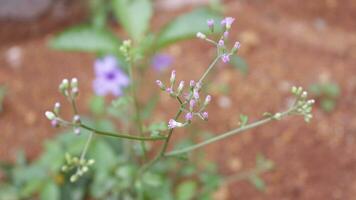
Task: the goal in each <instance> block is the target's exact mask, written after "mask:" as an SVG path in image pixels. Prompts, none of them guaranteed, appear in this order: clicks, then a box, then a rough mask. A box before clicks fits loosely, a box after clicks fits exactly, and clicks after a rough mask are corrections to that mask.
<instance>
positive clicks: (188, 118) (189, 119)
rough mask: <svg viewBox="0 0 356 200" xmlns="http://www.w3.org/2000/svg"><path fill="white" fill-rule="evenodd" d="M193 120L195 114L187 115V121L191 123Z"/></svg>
mask: <svg viewBox="0 0 356 200" xmlns="http://www.w3.org/2000/svg"><path fill="white" fill-rule="evenodd" d="M192 119H193V114H192V113H191V112H189V113H187V114H186V115H185V120H187V121H191V120H192Z"/></svg>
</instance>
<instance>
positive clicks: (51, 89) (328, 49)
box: [0, 0, 356, 200]
mask: <svg viewBox="0 0 356 200" xmlns="http://www.w3.org/2000/svg"><path fill="white" fill-rule="evenodd" d="M213 3H214V2H213ZM208 4H212V1H208V0H156V1H154V14H153V18H152V20H151V26H152V27H153V28H152V30H155V29H158V28H160V27H162V26H163V25H164V24H166V23H167V22H169V21H170V20H172V19H173V18H175V17H176V16H178V15H179V14H181V13H184V12H187V11H190V10H192V9H195V8H197V7H201V6H204V5H208ZM215 4H218V2H215ZM219 8H220V9H222V10H223V13H224V16H232V17H235V18H236V21H235V23H234V27H233V30H232V32H231V33H230V34H231V36H230V37H231V38H233V39H235V40H238V41H240V42H241V45H242V47H241V51H240V52H239V56H240V57H241V60H240V61H239V62H240V64H239V67H237V68H238V70H236V67H233V66H230V67H226V66H220V67H219V69H218V70H217V71H216V73H214V75H213V76H212V81H213V82H214V84H213V85H212V86H211V91H210V92H211V93H212V95H213V102H212V105H211V107H209V112H210V115H211V117H210V119H209V123H207V124H200V125H201V127H203V128H204V129H206V130H209V132H211V133H220V132H223V131H226V130H228V129H231V128H233V127H236V126H237V125H238V123H237V122H238V121H239V114H241V113H243V114H246V115H249V117H250V119H251V120H255V119H258V118H260V117H261V115H262V113H264V112H266V111H269V112H274V111H278V110H282V109H284V108H286V107H287V105H288V103H289V102H290V98H289V96H290V95H289V89H290V87H291V86H293V85H301V86H303V87H304V88H306V89H308V90H309V93H310V95H311V96H312V97H313V98H315V99H316V100H317V104H316V106H315V109H314V112H313V113H314V118H313V120H312V122H311V123H310V124H306V123H305V122H304V121H303V119H302V118H298V117H290V118H288V119H285V120H283V121H280V122H273V123H272V124H268V125H266V126H264V127H262V128H257V129H254V130H251V131H249V132H248V133H246V134H242V135H239V136H235V137H232V138H230V139H228V140H224V141H221V142H219V143H216V144H212V145H210V146H208V147H206V148H204V150H201V151H205V152H207V154H208V155H209V156H208V157H209V159H210V160H213V161H214V162H216V163H217V164H218V170H219V172H220V173H221V174H226V175H228V174H231V173H232V172H239V171H240V170H243V169H246V168H249V167H251V166H253V165H254V162H255V158H256V155H257V154H259V153H262V154H263V155H265V156H266V157H267V158H268V159H270V160H272V161H273V162H274V164H275V168H274V169H273V170H271V171H269V172H268V173H265V174H263V175H262V176H263V179H264V182H265V184H266V189H265V191H264V192H260V191H258V190H256V188H254V187H252V186H251V185H250V184H249V183H248V182H234V183H232V184H228V185H224V186H221V187H220V188H219V189H218V190H217V191H216V192H215V193H214V198H215V199H253V200H259V199H264V200H267V199H271V200H272V199H273V200H274V199H280V200H293V199H307V200H319V199H320V200H329V199H330V200H338V199H340V200H346V199H350V200H351V199H355V196H356V156H355V152H356V140H355V137H356V115H355V113H356V101H355V99H356V1H355V0H313V1H309V0H231V1H229V0H226V1H222V2H220V3H219ZM92 12H93V4H92V3H90V2H87V1H74V0H31V1H28V0H0V130H1V131H0V160H1V161H3V162H10V163H13V162H15V161H16V158H17V154H18V152H19V150H23V152H24V155H25V157H26V158H28V159H29V160H33V159H36V158H37V157H38V156H39V155H40V153H41V152H42V151H43V142H44V141H45V140H47V139H50V138H54V137H55V136H56V133H57V132H58V131H56V130H54V129H52V128H51V127H50V125H49V123H48V120H47V119H45V117H44V115H43V113H44V111H45V110H47V109H48V108H50V107H52V104H53V102H55V101H56V100H57V99H58V96H59V95H58V92H57V89H56V88H57V86H58V83H60V81H61V80H62V79H63V78H66V77H78V79H79V80H80V83H81V86H80V87H81V90H82V93H81V97H80V102H81V103H80V109H81V110H83V113H89V111H88V108H87V105H88V104H89V99H90V96H91V95H92V93H93V92H92V80H93V77H94V72H93V68H92V66H93V62H94V60H95V56H94V55H92V54H86V53H73V52H63V51H58V50H54V49H51V48H50V47H49V45H48V41H49V39H51V38H53V37H54V35H55V34H57V33H58V32H61V31H63V30H65V29H66V28H68V27H71V26H73V25H77V24H82V23H86V22H89V21H91V20H93V18H92V17H91V16H92ZM202 23H205V22H202ZM108 24H109V27H110V28H111V29H112V30H113V31H114V32H115V34H117V35H120V38H122V39H125V38H126V37H127V36H126V35H125V34H124V33H123V31H122V28H121V26H120V25H119V24H117V23H115V22H114V20H111V19H110V16H109V20H108ZM192 26H194V24H192ZM207 49H209V48H208V45H207V44H205V43H203V42H201V41H199V40H196V39H193V40H186V41H182V42H179V43H175V44H174V45H172V46H170V47H168V48H166V49H164V52H165V53H167V54H169V55H170V56H172V58H173V60H174V61H173V62H172V65H171V66H170V67H171V68H172V69H173V68H174V69H176V70H177V71H178V73H179V76H180V77H184V79H187V80H188V79H191V78H194V77H197V76H199V74H201V73H202V72H203V70H204V69H205V66H207V64H209V62H210V59H211V57H212V55H213V54H214V49H213V48H211V49H209V50H207ZM168 74H169V73H167V72H164V73H163V75H161V76H162V77H167V76H169V75H168ZM157 76H159V75H155V74H153V75H151V76H149V77H148V78H147V83H148V84H147V85H146V86H145V87H149V88H154V87H156V86H155V85H154V80H155V79H156V77H157ZM150 83H152V84H150ZM172 105H174V104H172V102H171V101H170V100H169V99H168V98H165V97H162V99H161V103H160V104H159V106H158V109H157V111H156V112H157V113H158V114H157V117H158V118H162V119H168V117H169V116H171V115H172V112H173V111H172V112H170V111H171V107H172ZM69 111H70V110H69V108H68V109H67V110H66V109H64V113H68V112H69ZM177 137H180V136H177ZM0 177H1V175H0ZM4 200H7V199H4Z"/></svg>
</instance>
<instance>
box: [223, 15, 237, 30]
mask: <svg viewBox="0 0 356 200" xmlns="http://www.w3.org/2000/svg"><path fill="white" fill-rule="evenodd" d="M234 21H235V18H233V17H226V18H225V19H223V20H222V21H221V25H222V26H224V27H225V28H226V29H230V28H231V25H232V23H233V22H234Z"/></svg>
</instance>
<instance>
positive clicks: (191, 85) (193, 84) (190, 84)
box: [189, 80, 195, 89]
mask: <svg viewBox="0 0 356 200" xmlns="http://www.w3.org/2000/svg"><path fill="white" fill-rule="evenodd" d="M189 86H190V88H191V89H192V88H194V86H195V81H194V80H190V82H189Z"/></svg>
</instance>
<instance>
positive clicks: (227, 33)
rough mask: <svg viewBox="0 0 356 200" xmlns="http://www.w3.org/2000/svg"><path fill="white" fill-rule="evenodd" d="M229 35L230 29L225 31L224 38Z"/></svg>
mask: <svg viewBox="0 0 356 200" xmlns="http://www.w3.org/2000/svg"><path fill="white" fill-rule="evenodd" d="M228 37H229V32H228V31H225V32H224V38H225V39H227V38H228Z"/></svg>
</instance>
